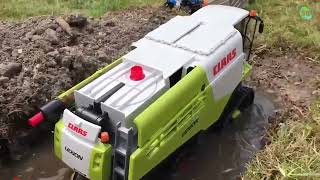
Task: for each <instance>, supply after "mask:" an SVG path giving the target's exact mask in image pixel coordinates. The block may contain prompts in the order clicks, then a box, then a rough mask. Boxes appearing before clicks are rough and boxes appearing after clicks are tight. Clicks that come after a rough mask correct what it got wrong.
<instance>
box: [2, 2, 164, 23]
mask: <svg viewBox="0 0 320 180" xmlns="http://www.w3.org/2000/svg"><path fill="white" fill-rule="evenodd" d="M160 2H161V1H160V0H0V19H23V18H26V17H31V16H39V15H58V14H64V13H73V12H74V13H83V14H86V15H88V16H93V17H97V16H101V15H103V14H105V13H106V12H107V11H109V10H119V9H124V8H127V7H129V6H137V5H151V4H158V3H160Z"/></svg>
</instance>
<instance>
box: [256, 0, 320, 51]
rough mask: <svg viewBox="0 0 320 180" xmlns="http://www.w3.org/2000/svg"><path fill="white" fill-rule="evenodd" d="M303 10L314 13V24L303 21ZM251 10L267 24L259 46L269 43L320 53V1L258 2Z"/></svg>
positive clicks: (269, 0) (279, 0)
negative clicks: (254, 10) (301, 12)
mask: <svg viewBox="0 0 320 180" xmlns="http://www.w3.org/2000/svg"><path fill="white" fill-rule="evenodd" d="M312 1H314V2H312ZM316 1H318V3H316ZM303 6H307V7H309V8H310V9H312V10H313V18H312V19H311V20H304V19H303V18H302V17H301V16H300V9H301V8H302V7H303ZM250 9H256V10H257V11H258V14H259V16H261V17H262V18H263V19H264V21H265V32H264V34H263V35H262V38H260V39H259V43H267V44H268V45H269V47H292V46H293V47H294V48H298V49H309V50H311V51H315V52H319V49H320V1H319V0H255V3H253V4H252V5H250ZM318 55H319V53H318Z"/></svg>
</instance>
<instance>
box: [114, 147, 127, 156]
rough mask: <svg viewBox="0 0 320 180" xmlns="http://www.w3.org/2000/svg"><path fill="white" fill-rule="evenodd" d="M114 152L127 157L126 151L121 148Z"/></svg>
mask: <svg viewBox="0 0 320 180" xmlns="http://www.w3.org/2000/svg"><path fill="white" fill-rule="evenodd" d="M116 152H117V153H119V154H121V155H122V156H126V155H127V151H126V150H125V149H124V148H122V147H118V148H116Z"/></svg>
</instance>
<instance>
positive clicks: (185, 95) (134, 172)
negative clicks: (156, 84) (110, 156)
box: [129, 67, 231, 180]
mask: <svg viewBox="0 0 320 180" xmlns="http://www.w3.org/2000/svg"><path fill="white" fill-rule="evenodd" d="M230 95H231V94H230ZM230 95H227V96H225V97H223V98H222V99H220V100H219V101H214V98H213V94H212V88H211V86H209V82H208V80H207V76H206V72H205V71H204V70H203V69H202V68H201V67H196V68H194V69H193V70H192V71H191V72H190V73H188V74H187V75H186V76H185V77H184V78H182V80H180V81H179V82H178V83H177V84H176V85H175V86H174V87H172V88H171V89H169V90H168V91H167V92H166V93H165V94H163V95H162V96H161V97H160V98H159V99H157V100H156V101H155V102H154V103H153V104H151V105H150V106H149V107H148V108H147V109H146V110H145V111H143V112H142V113H141V114H140V115H139V116H137V117H136V118H135V119H134V123H135V125H136V127H137V129H138V149H137V150H136V151H135V152H134V153H133V154H132V155H131V156H130V165H129V180H138V179H140V178H142V177H143V176H144V175H145V174H146V173H147V172H149V171H150V170H151V169H152V168H154V167H155V166H156V165H157V164H159V163H160V162H161V161H162V160H164V159H165V158H166V157H167V156H168V155H170V154H171V153H172V152H174V151H175V150H176V149H177V148H178V147H180V146H181V145H182V144H184V143H185V142H186V141H187V140H189V139H190V138H191V137H192V136H194V135H195V134H197V133H198V132H199V131H200V130H205V129H207V128H208V127H209V126H211V125H212V124H213V123H214V122H215V121H217V120H218V118H219V117H220V114H221V113H222V111H223V109H224V107H225V105H226V104H227V102H228V100H229V98H230Z"/></svg>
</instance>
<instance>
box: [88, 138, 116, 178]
mask: <svg viewBox="0 0 320 180" xmlns="http://www.w3.org/2000/svg"><path fill="white" fill-rule="evenodd" d="M111 161H112V148H111V145H110V144H103V143H98V144H97V145H95V147H94V148H93V149H92V152H91V157H90V166H89V167H90V168H89V176H90V179H91V180H109V179H110V178H111V169H112V167H111Z"/></svg>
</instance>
